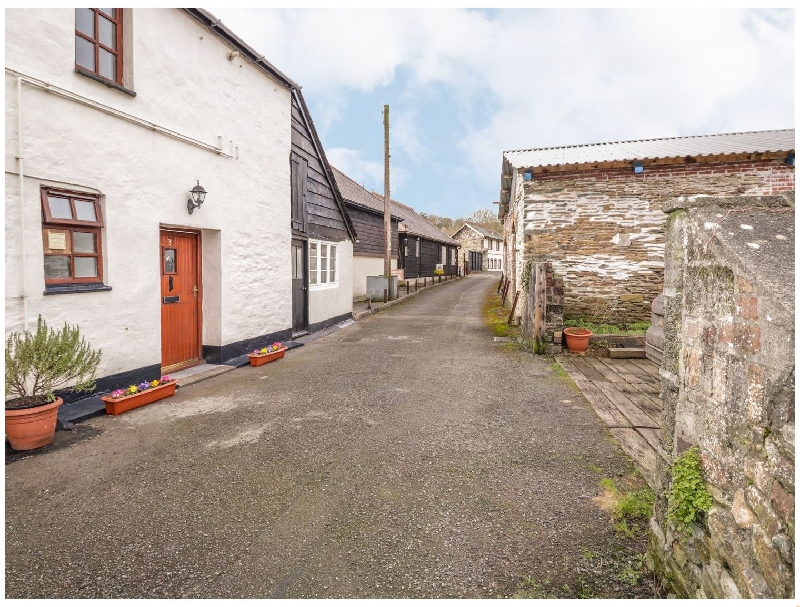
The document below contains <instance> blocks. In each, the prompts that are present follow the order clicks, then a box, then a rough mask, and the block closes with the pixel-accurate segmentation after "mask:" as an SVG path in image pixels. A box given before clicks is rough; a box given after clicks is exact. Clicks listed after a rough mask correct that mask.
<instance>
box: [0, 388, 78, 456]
mask: <svg viewBox="0 0 800 607" xmlns="http://www.w3.org/2000/svg"><path fill="white" fill-rule="evenodd" d="M63 402H64V401H63V400H62V399H60V398H56V399H55V400H54V401H53V402H51V403H47V404H44V405H39V406H38V407H28V408H27V409H6V438H8V443H9V444H10V445H11V448H12V449H14V451H26V450H28V449H38V448H39V447H44V446H45V445H49V444H50V443H52V442H53V437H54V436H55V433H56V422H58V408H59V407H60V406H61V404H62V403H63Z"/></svg>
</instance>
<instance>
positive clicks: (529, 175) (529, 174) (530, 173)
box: [522, 169, 533, 181]
mask: <svg viewBox="0 0 800 607" xmlns="http://www.w3.org/2000/svg"><path fill="white" fill-rule="evenodd" d="M522 179H523V180H524V181H533V170H531V169H528V170H526V171H525V172H524V173H522Z"/></svg>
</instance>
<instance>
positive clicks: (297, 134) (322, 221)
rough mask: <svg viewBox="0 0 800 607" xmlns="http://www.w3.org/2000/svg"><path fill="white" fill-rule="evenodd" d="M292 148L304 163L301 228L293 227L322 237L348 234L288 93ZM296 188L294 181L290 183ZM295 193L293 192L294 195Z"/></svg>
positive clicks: (296, 106) (331, 238)
mask: <svg viewBox="0 0 800 607" xmlns="http://www.w3.org/2000/svg"><path fill="white" fill-rule="evenodd" d="M292 152H294V153H295V154H297V155H298V156H300V157H301V158H303V159H304V160H305V161H306V162H307V163H308V170H307V173H306V174H307V177H306V184H305V192H304V198H305V203H306V222H305V230H304V231H298V230H294V233H295V234H298V232H299V233H300V234H302V235H305V236H308V237H312V238H313V237H318V238H325V239H326V240H345V239H347V238H349V235H348V233H347V225H346V223H345V220H344V217H342V212H341V210H340V209H339V206H338V205H337V204H336V199H335V197H334V194H333V189H332V185H331V183H330V182H329V180H328V178H327V176H326V175H325V170H324V169H323V167H322V161H321V159H320V158H319V156H318V154H317V151H316V149H315V148H314V144H313V142H312V138H311V133H310V132H309V130H308V128H307V127H306V125H305V121H304V120H303V114H302V112H301V111H300V107H299V106H298V105H297V101H296V100H295V99H294V97H292ZM292 187H293V188H296V187H297V186H296V184H295V183H294V181H293V183H292ZM294 195H295V194H293V196H294Z"/></svg>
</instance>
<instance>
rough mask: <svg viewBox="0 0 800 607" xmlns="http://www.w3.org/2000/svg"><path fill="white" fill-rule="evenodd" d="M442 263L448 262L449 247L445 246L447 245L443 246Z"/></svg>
mask: <svg viewBox="0 0 800 607" xmlns="http://www.w3.org/2000/svg"><path fill="white" fill-rule="evenodd" d="M441 263H442V264H446V263H447V247H445V246H442V261H441Z"/></svg>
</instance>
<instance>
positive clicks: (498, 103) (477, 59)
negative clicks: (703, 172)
mask: <svg viewBox="0 0 800 607" xmlns="http://www.w3.org/2000/svg"><path fill="white" fill-rule="evenodd" d="M212 12H214V13H215V14H217V16H221V17H222V18H223V20H224V22H225V23H226V24H227V25H229V26H230V27H231V28H232V29H233V30H234V31H235V32H236V33H237V34H238V35H239V36H240V37H242V38H243V39H244V40H246V41H247V42H248V43H249V44H251V45H252V46H254V47H255V48H257V49H258V50H259V51H260V52H262V53H264V54H265V55H266V56H267V58H268V59H269V60H270V61H271V62H273V63H274V64H275V65H276V66H278V67H279V68H280V69H281V70H282V71H284V72H285V73H286V74H287V75H289V76H290V77H291V78H293V79H295V80H296V81H298V82H299V83H300V84H302V85H303V86H304V89H305V91H306V93H307V97H310V96H313V97H314V99H315V104H314V105H315V107H316V108H319V107H324V108H325V109H324V110H322V111H324V115H322V116H320V117H319V118H318V119H317V120H318V121H319V122H320V123H321V130H325V126H326V125H329V124H332V123H333V121H335V120H337V119H339V117H340V116H341V115H342V108H344V107H345V104H346V103H347V98H348V95H350V94H352V93H353V92H354V91H371V90H374V89H375V88H377V87H380V86H384V85H387V84H389V83H391V82H392V81H393V79H394V78H396V76H397V74H398V73H399V70H402V73H403V74H404V75H408V77H409V80H408V87H409V89H408V91H407V92H408V95H407V97H406V99H407V100H408V99H411V100H414V99H416V100H418V101H417V105H416V106H413V107H411V106H408V107H409V108H410V109H408V110H407V113H406V115H405V116H404V118H405V120H403V121H402V122H399V123H397V126H395V127H394V135H393V137H394V140H393V145H396V146H399V147H400V148H401V149H403V150H404V151H405V152H407V153H408V154H409V156H411V157H412V158H424V157H425V154H426V152H427V151H428V146H426V141H425V138H424V137H423V134H422V133H421V131H420V130H419V128H418V127H417V125H418V122H419V119H420V116H421V115H422V114H423V113H424V112H425V109H426V108H425V100H426V98H427V97H428V96H429V93H430V91H431V90H432V89H433V88H434V87H437V88H439V89H441V88H442V85H444V89H446V90H447V91H448V94H450V95H451V98H452V103H453V107H452V111H453V115H455V116H456V117H458V119H459V120H461V121H462V122H463V127H464V134H463V136H462V137H461V138H460V143H459V146H460V150H461V152H462V153H463V154H465V155H466V158H467V161H468V163H469V164H470V165H471V167H472V169H473V172H474V174H475V175H478V176H479V178H480V179H482V180H484V181H486V182H490V181H491V182H495V181H496V180H497V178H498V172H499V167H500V162H501V152H502V151H503V150H507V149H519V148H530V147H540V146H547V145H565V144H578V143H592V142H600V141H613V140H620V139H638V138H654V137H669V136H678V135H688V134H704V133H717V132H729V131H735V130H760V129H771V128H787V127H793V126H794V55H795V52H794V12H793V11H767V10H764V11H756V10H745V9H731V10H716V9H715V10H712V9H685V10H684V9H670V10H575V9H566V10H504V11H495V12H492V13H491V15H489V14H487V13H484V12H480V11H466V10H318V9H314V10H287V11H278V10H256V9H247V10H238V11H237V10H232V9H218V10H214V9H212ZM478 98H479V99H490V100H492V102H491V104H490V105H489V108H488V112H487V113H486V115H485V116H483V117H482V119H481V120H480V121H476V118H475V112H474V111H473V110H474V108H473V107H472V105H471V104H472V103H473V101H474V100H475V99H478ZM404 107H405V106H404ZM479 107H485V104H484V105H482V106H479ZM316 113H319V112H316ZM315 118H317V116H316V114H315ZM470 121H471V122H470ZM394 124H395V123H394V121H393V125H394ZM401 125H402V126H401ZM425 135H427V133H426V134H425ZM431 136H435V135H434V134H432V135H431ZM350 152H355V150H350ZM433 160H441V159H433ZM348 161H349V162H352V163H354V166H355V167H357V169H358V170H360V171H364V174H365V175H368V174H370V171H372V172H373V173H374V172H375V171H376V170H378V169H375V167H371V168H370V167H369V166H368V164H369V163H368V162H367V161H365V160H363V159H362V160H360V161H356V160H355V159H354V158H352V157H349V159H348ZM373 164H375V163H373ZM341 168H342V170H345V172H348V171H347V170H346V169H345V168H344V167H341ZM379 168H380V167H379ZM380 170H381V171H382V169H380ZM348 174H350V173H349V172H348ZM400 174H401V175H402V170H400ZM381 183H382V182H381Z"/></svg>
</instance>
